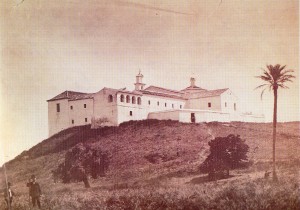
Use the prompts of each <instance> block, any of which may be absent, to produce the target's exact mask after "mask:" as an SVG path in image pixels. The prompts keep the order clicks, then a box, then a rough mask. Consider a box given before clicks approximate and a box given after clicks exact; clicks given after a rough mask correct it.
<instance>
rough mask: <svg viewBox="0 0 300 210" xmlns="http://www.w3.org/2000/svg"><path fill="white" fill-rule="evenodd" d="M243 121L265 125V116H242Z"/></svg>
mask: <svg viewBox="0 0 300 210" xmlns="http://www.w3.org/2000/svg"><path fill="white" fill-rule="evenodd" d="M241 121H242V122H256V123H264V122H265V117H264V116H263V115H248V114H241Z"/></svg>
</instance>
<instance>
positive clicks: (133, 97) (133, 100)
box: [131, 96, 136, 104]
mask: <svg viewBox="0 0 300 210" xmlns="http://www.w3.org/2000/svg"><path fill="white" fill-rule="evenodd" d="M131 101H132V103H133V104H135V103H136V101H135V96H132V99H131Z"/></svg>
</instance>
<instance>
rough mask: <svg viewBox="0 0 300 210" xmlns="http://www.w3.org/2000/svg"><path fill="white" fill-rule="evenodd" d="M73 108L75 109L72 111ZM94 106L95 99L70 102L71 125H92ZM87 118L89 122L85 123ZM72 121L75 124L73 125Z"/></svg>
mask: <svg viewBox="0 0 300 210" xmlns="http://www.w3.org/2000/svg"><path fill="white" fill-rule="evenodd" d="M84 104H86V108H84ZM71 106H72V107H73V109H71ZM93 106H94V103H93V99H81V100H74V101H69V125H70V126H78V125H86V124H90V123H91V118H92V116H93V112H94V107H93ZM85 118H87V122H85ZM72 120H73V122H74V123H72Z"/></svg>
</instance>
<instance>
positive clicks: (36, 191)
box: [29, 182, 42, 197]
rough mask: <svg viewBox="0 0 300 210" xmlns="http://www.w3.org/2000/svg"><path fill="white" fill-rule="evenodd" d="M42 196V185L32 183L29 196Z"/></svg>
mask: <svg viewBox="0 0 300 210" xmlns="http://www.w3.org/2000/svg"><path fill="white" fill-rule="evenodd" d="M41 194H42V192H41V188H40V185H39V184H38V183H36V182H35V183H33V182H32V183H31V185H30V188H29V195H30V196H31V197H39V196H40V195H41Z"/></svg>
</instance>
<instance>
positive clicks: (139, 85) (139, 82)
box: [134, 69, 145, 90]
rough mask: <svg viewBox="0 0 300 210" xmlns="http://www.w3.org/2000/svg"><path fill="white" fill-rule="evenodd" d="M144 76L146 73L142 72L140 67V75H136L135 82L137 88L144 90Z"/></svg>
mask: <svg viewBox="0 0 300 210" xmlns="http://www.w3.org/2000/svg"><path fill="white" fill-rule="evenodd" d="M143 77H144V75H143V74H142V73H141V69H139V73H138V75H136V76H135V78H136V82H135V83H134V85H135V90H143V89H144V86H145V84H144V83H143V81H142V80H143Z"/></svg>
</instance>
